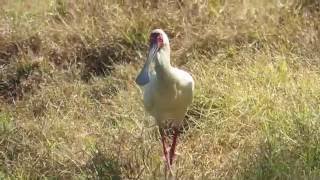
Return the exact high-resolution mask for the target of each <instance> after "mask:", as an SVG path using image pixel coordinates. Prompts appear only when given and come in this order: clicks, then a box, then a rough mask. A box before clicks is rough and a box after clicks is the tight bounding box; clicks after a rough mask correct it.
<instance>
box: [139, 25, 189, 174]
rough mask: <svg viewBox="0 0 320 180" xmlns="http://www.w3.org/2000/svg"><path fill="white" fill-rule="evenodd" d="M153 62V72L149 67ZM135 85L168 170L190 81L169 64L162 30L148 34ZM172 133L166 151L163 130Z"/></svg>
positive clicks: (185, 107) (185, 104) (167, 44)
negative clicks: (140, 89) (156, 129)
mask: <svg viewBox="0 0 320 180" xmlns="http://www.w3.org/2000/svg"><path fill="white" fill-rule="evenodd" d="M152 62H154V63H155V66H154V70H151V67H150V65H151V64H152ZM136 83H137V84H138V85H139V86H143V90H144V94H143V102H144V107H145V110H146V111H147V112H148V113H149V114H150V115H151V116H153V117H154V118H155V120H156V122H157V124H158V126H159V131H160V135H161V141H162V144H163V154H164V158H165V161H166V164H167V166H168V167H169V168H170V167H171V165H172V163H173V159H174V156H175V148H176V144H177V137H178V135H179V134H180V132H179V129H180V127H181V126H182V124H183V119H184V117H185V114H186V112H187V108H188V106H189V105H190V104H191V103H192V99H193V91H194V80H193V78H192V77H191V75H190V74H189V73H187V72H186V71H183V70H180V69H178V68H175V67H172V66H171V64H170V44H169V38H168V36H167V34H166V33H165V32H164V31H163V30H162V29H155V30H153V31H152V32H151V35H150V47H149V52H148V56H147V60H146V62H145V64H144V66H143V68H142V70H141V72H140V74H139V75H138V76H137V79H136ZM171 128H172V130H173V133H174V134H173V139H172V145H171V147H170V152H168V150H167V142H166V137H167V134H166V131H165V130H168V129H171Z"/></svg>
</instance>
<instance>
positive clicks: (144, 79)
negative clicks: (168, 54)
mask: <svg viewBox="0 0 320 180" xmlns="http://www.w3.org/2000/svg"><path fill="white" fill-rule="evenodd" d="M158 49H159V48H158V45H157V43H152V44H151V45H150V48H149V52H148V57H147V60H146V62H145V63H144V66H143V68H142V69H141V71H140V73H139V75H138V76H137V78H136V83H137V84H138V85H139V86H144V85H146V84H148V83H149V81H150V71H149V69H150V64H151V63H152V61H153V60H154V58H155V56H156V54H157V52H158Z"/></svg>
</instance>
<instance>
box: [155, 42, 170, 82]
mask: <svg viewBox="0 0 320 180" xmlns="http://www.w3.org/2000/svg"><path fill="white" fill-rule="evenodd" d="M155 71H156V74H157V79H158V80H161V81H169V80H171V79H172V66H171V64H170V48H169V47H164V48H162V49H161V50H160V51H159V52H158V55H157V59H156V61H155Z"/></svg>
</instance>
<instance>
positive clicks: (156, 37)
mask: <svg viewBox="0 0 320 180" xmlns="http://www.w3.org/2000/svg"><path fill="white" fill-rule="evenodd" d="M150 43H151V44H152V43H157V46H158V48H159V49H161V48H162V47H163V37H162V35H161V34H160V33H153V34H151V35H150Z"/></svg>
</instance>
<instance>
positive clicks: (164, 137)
mask: <svg viewBox="0 0 320 180" xmlns="http://www.w3.org/2000/svg"><path fill="white" fill-rule="evenodd" d="M159 131H160V135H161V141H162V147H163V155H164V159H165V161H166V165H167V166H168V167H169V166H170V164H169V157H168V155H169V154H168V151H167V142H166V134H165V132H164V130H163V129H162V128H159Z"/></svg>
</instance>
